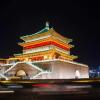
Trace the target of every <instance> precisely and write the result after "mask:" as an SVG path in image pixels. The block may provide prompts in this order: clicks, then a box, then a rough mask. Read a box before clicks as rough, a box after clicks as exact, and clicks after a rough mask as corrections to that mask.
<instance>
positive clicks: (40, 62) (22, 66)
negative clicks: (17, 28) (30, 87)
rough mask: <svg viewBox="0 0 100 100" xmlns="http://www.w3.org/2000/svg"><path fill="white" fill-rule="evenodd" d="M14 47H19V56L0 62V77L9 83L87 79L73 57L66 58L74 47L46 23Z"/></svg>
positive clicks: (80, 65)
mask: <svg viewBox="0 0 100 100" xmlns="http://www.w3.org/2000/svg"><path fill="white" fill-rule="evenodd" d="M21 39H22V40H23V41H24V42H22V43H18V44H19V45H20V46H22V47H23V52H22V53H21V54H14V57H13V58H8V59H6V60H3V59H1V61H2V63H1V65H0V68H1V72H0V77H2V78H5V79H10V78H12V77H21V78H29V79H72V78H88V77H89V73H88V66H87V65H85V64H81V63H78V62H75V61H74V59H76V58H77V56H74V55H71V54H70V49H71V48H72V47H74V46H73V45H71V44H70V42H72V39H69V38H66V37H63V36H62V35H60V34H59V33H58V32H56V31H55V30H54V29H53V28H50V27H49V23H46V26H45V28H44V29H42V30H40V31H38V32H37V33H34V34H31V35H26V36H22V37H21Z"/></svg>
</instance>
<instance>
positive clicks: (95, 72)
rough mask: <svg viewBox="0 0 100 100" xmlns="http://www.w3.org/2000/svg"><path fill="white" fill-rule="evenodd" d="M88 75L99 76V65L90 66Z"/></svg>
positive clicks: (91, 76)
mask: <svg viewBox="0 0 100 100" xmlns="http://www.w3.org/2000/svg"><path fill="white" fill-rule="evenodd" d="M89 76H90V78H100V66H98V67H95V68H90V70H89Z"/></svg>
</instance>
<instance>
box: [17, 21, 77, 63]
mask: <svg viewBox="0 0 100 100" xmlns="http://www.w3.org/2000/svg"><path fill="white" fill-rule="evenodd" d="M21 39H22V40H23V41H24V42H22V43H19V45H21V46H22V47H23V53H22V54H19V55H15V56H16V57H17V58H19V59H23V60H25V59H26V60H31V61H36V60H51V59H65V60H74V59H76V58H77V56H73V55H70V49H71V48H72V47H73V45H71V44H69V43H70V42H72V39H69V38H66V37H63V36H61V35H60V34H59V33H57V32H56V31H55V30H54V29H53V28H50V27H49V23H48V22H46V26H45V28H44V29H42V30H40V31H38V32H37V33H34V34H31V35H26V36H22V37H21Z"/></svg>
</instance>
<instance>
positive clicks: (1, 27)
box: [0, 0, 100, 67]
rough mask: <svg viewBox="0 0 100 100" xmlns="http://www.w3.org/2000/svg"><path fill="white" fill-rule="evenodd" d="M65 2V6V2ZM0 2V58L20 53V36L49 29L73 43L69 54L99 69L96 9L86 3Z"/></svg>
mask: <svg viewBox="0 0 100 100" xmlns="http://www.w3.org/2000/svg"><path fill="white" fill-rule="evenodd" d="M65 1H66V2H65ZM65 1H63V0H45V1H43V0H41V1H40V0H39V1H38V0H37V2H36V1H35V0H3V1H2V2H1V1H0V46H1V47H0V58H2V57H4V58H7V57H9V56H12V55H13V54H14V53H20V52H21V49H22V48H21V47H20V46H18V45H17V43H18V42H21V40H20V36H23V35H27V34H32V33H35V32H37V31H39V30H41V29H42V28H43V27H45V22H46V21H49V22H50V26H51V27H54V29H55V30H56V31H57V32H58V33H60V34H61V35H63V36H65V37H69V38H72V39H73V42H72V44H74V45H75V48H73V49H72V54H75V55H78V56H79V58H78V59H77V61H79V62H81V63H85V64H88V65H89V66H90V67H97V66H99V65H100V15H99V13H100V6H99V2H96V0H95V1H93V2H92V1H91V2H90V1H89V0H86V1H85V0H84V1H82V0H68V1H67V0H65Z"/></svg>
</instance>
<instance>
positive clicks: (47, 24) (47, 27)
mask: <svg viewBox="0 0 100 100" xmlns="http://www.w3.org/2000/svg"><path fill="white" fill-rule="evenodd" d="M46 29H48V30H49V22H46Z"/></svg>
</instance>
